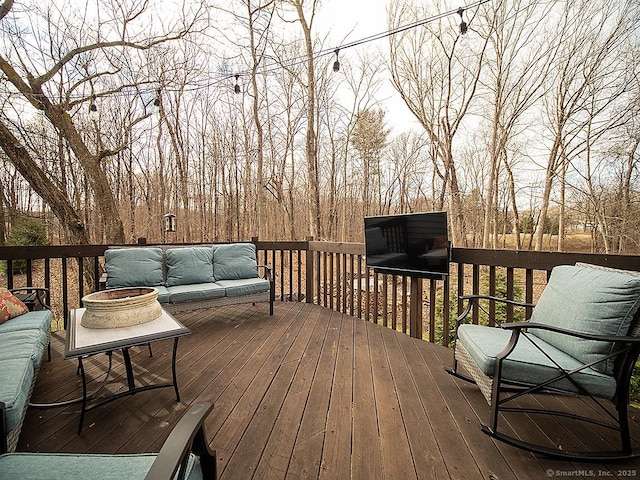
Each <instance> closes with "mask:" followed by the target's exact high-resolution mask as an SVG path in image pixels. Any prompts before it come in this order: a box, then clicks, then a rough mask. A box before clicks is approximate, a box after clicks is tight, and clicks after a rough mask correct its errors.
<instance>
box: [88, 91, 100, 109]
mask: <svg viewBox="0 0 640 480" xmlns="http://www.w3.org/2000/svg"><path fill="white" fill-rule="evenodd" d="M96 98H97V97H96V94H95V93H94V94H93V95H92V96H91V103H90V104H89V113H96V112H97V111H98V106H97V105H96Z"/></svg>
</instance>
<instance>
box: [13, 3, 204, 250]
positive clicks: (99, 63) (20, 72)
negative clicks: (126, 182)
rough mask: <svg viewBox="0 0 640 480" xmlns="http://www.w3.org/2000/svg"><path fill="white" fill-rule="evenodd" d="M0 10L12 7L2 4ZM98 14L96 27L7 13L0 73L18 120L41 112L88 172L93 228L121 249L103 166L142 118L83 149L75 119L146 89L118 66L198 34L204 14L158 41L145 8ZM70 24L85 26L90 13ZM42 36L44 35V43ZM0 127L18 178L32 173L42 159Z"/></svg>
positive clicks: (32, 13) (55, 16)
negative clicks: (18, 108)
mask: <svg viewBox="0 0 640 480" xmlns="http://www.w3.org/2000/svg"><path fill="white" fill-rule="evenodd" d="M4 6H6V7H8V8H11V7H12V6H11V5H7V4H6V3H5V4H4ZM101 7H102V8H101ZM43 8H47V9H46V10H44V9H43ZM99 9H100V16H99V17H98V18H100V20H99V21H98V22H97V24H96V23H90V22H89V21H87V22H85V23H82V24H80V25H77V24H72V23H70V22H69V21H68V20H65V18H64V14H63V13H62V12H61V11H60V10H57V8H56V6H55V5H45V6H44V7H41V6H39V5H34V6H33V8H32V9H30V10H29V12H28V17H27V16H25V15H24V14H22V12H16V13H15V15H12V12H11V11H9V13H6V14H5V16H4V18H3V20H2V22H3V24H2V28H3V30H4V34H5V35H4V38H5V39H6V40H5V41H10V43H11V45H10V46H9V45H7V46H6V48H5V49H4V52H3V53H2V54H0V70H1V71H2V73H3V75H4V77H5V79H6V81H7V82H8V84H9V85H11V87H12V88H11V89H10V90H7V94H8V95H9V96H11V97H12V100H11V101H12V102H13V103H14V104H16V103H17V102H16V100H15V98H16V97H15V96H16V95H17V96H19V98H21V100H22V101H23V102H24V106H23V107H22V112H21V114H23V115H30V114H32V112H33V111H42V112H43V114H44V116H45V117H46V118H47V120H48V121H49V122H50V123H51V124H52V125H53V126H54V128H55V129H56V131H58V132H59V133H60V135H61V137H62V138H63V139H64V141H65V143H67V144H68V145H69V147H70V149H71V151H72V152H73V154H74V156H75V158H76V159H77V161H78V162H79V164H80V165H81V167H82V169H83V170H84V172H85V175H86V178H87V180H88V184H89V186H90V188H91V192H92V196H93V200H94V202H95V206H96V209H97V213H98V216H97V218H96V221H98V222H100V224H101V225H102V226H103V228H104V233H105V236H106V240H107V241H109V242H114V243H121V242H123V241H124V228H123V224H122V220H121V216H120V211H119V209H118V205H117V202H116V199H115V197H114V194H113V190H112V188H111V184H110V182H109V179H108V176H107V174H106V168H105V162H107V159H109V158H110V157H112V156H113V155H115V154H116V153H118V152H120V151H122V150H123V149H125V148H127V146H128V142H127V136H128V135H130V132H131V128H132V127H133V125H134V124H135V123H137V122H139V121H141V120H142V119H143V118H144V115H142V116H138V117H136V118H135V119H134V120H133V121H132V123H131V124H128V125H125V126H123V128H122V130H121V131H122V135H121V136H120V138H119V141H118V142H115V143H110V142H106V141H103V140H105V139H103V138H102V136H100V135H98V137H97V139H96V142H95V144H94V145H90V144H88V143H87V140H86V139H85V138H84V136H83V133H82V131H81V130H80V129H79V128H78V118H79V117H80V116H81V115H82V112H87V111H89V109H88V108H87V105H89V106H91V110H95V109H96V103H97V101H98V99H100V98H102V97H107V96H109V95H116V94H118V93H122V92H125V91H126V89H127V88H129V87H131V86H133V85H140V84H143V83H144V82H145V80H144V79H140V78H135V77H136V75H134V72H131V71H129V72H128V73H130V74H131V75H130V76H129V80H127V79H126V78H127V75H125V74H124V73H125V72H124V71H125V70H126V69H127V66H128V65H127V64H126V62H125V61H123V58H124V57H126V55H129V54H132V53H133V52H143V51H147V50H150V49H154V48H157V47H159V46H160V45H163V44H165V43H166V42H170V41H173V40H178V39H183V38H185V37H186V36H188V35H189V34H190V33H191V32H193V31H194V30H196V29H197V25H198V21H200V20H201V19H202V17H203V14H204V10H202V9H196V10H195V11H194V12H191V13H192V15H191V16H190V18H189V19H186V18H183V19H182V20H178V21H177V23H176V24H175V26H174V27H172V28H170V29H169V31H168V33H158V32H155V31H153V30H151V29H150V28H147V27H145V21H146V16H147V15H149V14H150V12H149V4H148V2H133V3H128V2H127V3H120V2H118V3H117V4H116V3H113V4H111V3H108V2H107V3H106V4H100V5H99ZM71 17H72V18H76V19H77V18H85V19H86V18H88V17H89V12H88V11H85V12H84V13H83V14H81V15H78V16H75V15H71ZM108 17H110V18H108ZM145 28H146V31H145ZM41 32H47V33H46V34H44V35H43V34H42V33H41ZM33 39H35V40H33ZM54 42H55V43H54ZM34 44H35V47H33V45H34ZM129 66H130V65H129ZM131 79H133V81H130V80H131ZM1 124H2V125H1V127H0V128H1V129H2V135H1V136H0V147H1V148H2V149H3V150H4V151H5V153H7V155H8V156H9V157H10V158H11V160H12V161H15V162H16V167H17V168H18V169H19V170H21V169H24V170H25V173H26V170H29V171H33V172H37V171H38V170H39V166H38V165H37V163H36V162H35V161H34V159H33V158H34V156H35V157H39V156H40V155H39V154H38V152H33V154H30V153H29V152H27V148H26V146H25V143H26V141H25V138H24V136H25V132H21V131H19V130H16V128H15V127H16V124H15V122H12V121H11V119H10V118H8V117H7V116H6V115H5V116H4V118H2V119H1ZM97 133H98V134H99V133H100V132H97ZM18 166H19V167H18ZM21 171H22V170H21ZM25 178H28V180H29V183H30V184H31V185H32V187H33V188H34V190H36V191H37V192H38V193H39V194H40V195H41V196H42V198H45V199H46V200H47V202H50V201H58V202H59V201H60V200H61V199H60V198H59V194H60V193H61V192H59V191H54V190H52V186H51V185H50V184H49V183H47V182H45V181H44V180H43V178H42V176H41V175H30V176H28V177H25ZM52 210H53V211H54V212H55V213H56V215H58V214H60V215H63V211H64V206H63V205H62V204H58V205H55V206H52ZM74 214H75V212H74ZM69 215H71V212H67V213H66V214H65V215H64V217H62V218H60V220H61V222H62V223H63V224H64V225H65V226H66V227H67V228H68V229H69V231H70V232H73V229H74V228H75V229H77V224H76V227H72V223H70V219H69V218H68V217H69ZM74 216H75V215H74ZM76 240H81V241H84V240H85V239H84V238H82V239H77V236H76Z"/></svg>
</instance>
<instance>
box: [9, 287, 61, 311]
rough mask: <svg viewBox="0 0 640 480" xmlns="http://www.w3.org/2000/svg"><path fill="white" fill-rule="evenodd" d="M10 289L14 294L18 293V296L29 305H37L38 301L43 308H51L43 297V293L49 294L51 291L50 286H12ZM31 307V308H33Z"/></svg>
mask: <svg viewBox="0 0 640 480" xmlns="http://www.w3.org/2000/svg"><path fill="white" fill-rule="evenodd" d="M9 291H10V292H11V293H13V294H17V295H16V296H17V297H18V298H19V299H20V300H21V301H22V302H24V303H25V304H27V306H28V307H29V306H31V307H35V305H36V303H38V304H39V305H40V306H41V307H42V308H46V309H47V310H51V307H50V306H49V305H48V304H47V303H46V301H45V300H44V299H43V298H42V295H43V294H44V295H47V294H48V293H49V289H48V288H42V287H18V288H10V289H9ZM31 307H30V308H29V310H31V309H32V308H31Z"/></svg>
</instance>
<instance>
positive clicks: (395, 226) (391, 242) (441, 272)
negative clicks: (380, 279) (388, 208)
mask: <svg viewBox="0 0 640 480" xmlns="http://www.w3.org/2000/svg"><path fill="white" fill-rule="evenodd" d="M420 216H425V217H433V218H434V219H437V221H436V222H434V225H437V229H436V231H434V232H430V234H431V236H433V237H434V242H435V237H438V239H439V241H440V242H442V238H441V237H443V236H444V237H445V241H444V244H443V246H440V247H436V248H427V249H426V250H424V251H422V250H421V249H418V251H416V249H415V248H414V247H410V246H409V236H410V235H412V233H411V232H408V231H407V225H408V224H409V223H410V222H411V221H412V219H413V222H412V223H413V224H415V223H416V222H415V219H416V218H418V217H420ZM443 220H444V222H443ZM443 223H444V225H443ZM364 225H365V249H366V255H365V258H366V265H367V267H368V268H371V269H373V271H374V272H376V273H383V274H389V275H402V276H408V277H411V278H425V279H433V280H444V279H445V278H447V277H448V276H449V269H450V262H451V242H450V241H449V238H448V218H447V212H440V211H434V212H418V213H406V214H395V215H376V216H366V217H364ZM367 227H369V228H367ZM372 229H374V230H375V229H380V230H381V231H382V236H383V237H384V244H385V253H384V254H382V255H381V254H380V250H382V242H383V240H382V239H381V237H380V232H375V233H374V234H373V235H372V232H371V230H372ZM420 237H421V238H420V240H422V241H424V240H425V237H426V238H431V237H430V236H429V233H428V234H427V235H426V236H424V235H422V234H421V235H420ZM412 239H413V240H414V241H415V240H416V238H412ZM373 252H376V253H373ZM430 255H433V257H432V258H433V262H434V263H433V265H432V266H433V267H434V268H433V269H430V268H427V265H426V263H428V262H429V261H430V260H427V259H425V258H424V257H429V256H430ZM374 257H379V258H375V259H374ZM403 257H404V258H403ZM405 258H407V259H408V263H407V264H406V265H401V263H402V262H404V261H405ZM443 258H444V260H443ZM412 262H413V263H412ZM383 263H387V264H383ZM419 263H425V267H423V268H415V264H419ZM412 267H413V268H412ZM436 267H437V268H436Z"/></svg>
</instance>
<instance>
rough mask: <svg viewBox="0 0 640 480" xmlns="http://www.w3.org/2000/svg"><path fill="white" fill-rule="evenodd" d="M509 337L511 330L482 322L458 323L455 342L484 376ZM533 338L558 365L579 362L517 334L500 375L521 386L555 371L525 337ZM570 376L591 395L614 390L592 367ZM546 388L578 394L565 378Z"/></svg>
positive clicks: (492, 368) (575, 365)
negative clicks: (479, 323)
mask: <svg viewBox="0 0 640 480" xmlns="http://www.w3.org/2000/svg"><path fill="white" fill-rule="evenodd" d="M510 338H511V332H510V331H508V330H503V329H501V328H497V327H485V326H482V325H460V328H458V340H457V341H458V342H461V343H462V345H463V346H464V347H465V349H466V350H467V352H469V355H471V357H472V358H473V360H474V361H475V363H476V365H478V368H480V370H481V371H482V372H483V373H484V374H485V375H486V376H488V377H493V376H494V372H495V364H496V356H497V355H498V354H499V353H500V352H501V351H503V350H504V348H505V347H506V346H507V343H509V339H510ZM529 339H531V340H533V341H534V342H535V343H536V345H538V346H539V347H540V348H541V349H542V350H543V351H544V352H545V353H546V354H547V355H549V357H551V358H552V359H553V360H554V361H555V362H557V363H558V365H560V366H561V367H562V368H564V369H566V370H571V369H574V368H579V367H580V366H581V365H582V364H581V362H579V361H578V360H576V359H575V358H573V357H571V356H570V355H568V354H567V353H565V352H563V351H561V350H558V349H557V348H556V347H554V346H552V345H549V344H548V343H546V342H545V341H544V340H542V339H540V338H538V337H536V336H534V335H530V334H526V335H521V338H520V339H519V341H518V344H517V345H516V347H515V349H514V350H513V351H512V352H511V354H510V355H509V356H508V357H507V358H506V359H505V360H504V362H503V363H502V368H503V370H502V378H503V379H504V380H508V381H512V382H518V383H522V384H525V385H537V384H540V383H543V382H545V381H547V380H550V379H552V378H554V377H555V376H557V375H558V374H559V370H558V369H557V367H556V366H555V364H554V363H553V362H552V361H551V360H549V358H548V357H547V356H545V354H544V353H542V351H540V350H539V349H538V348H536V346H535V345H534V344H533V343H531V341H530V340H529ZM572 378H573V379H574V380H575V381H576V382H578V383H579V384H580V385H581V386H583V387H584V388H585V389H586V390H587V391H588V392H590V393H591V394H592V395H594V396H598V397H601V398H607V399H610V398H612V397H613V395H614V394H615V391H616V381H615V379H614V378H613V377H611V376H609V375H605V374H603V373H601V372H598V371H596V370H593V369H589V368H587V369H585V370H583V371H581V372H578V373H576V374H574V375H572ZM549 387H554V388H559V389H561V390H564V391H570V392H574V393H582V392H580V391H579V389H578V388H577V387H576V386H575V385H574V384H573V383H571V382H570V381H569V380H567V379H562V380H557V381H556V382H554V383H552V384H550V385H549Z"/></svg>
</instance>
